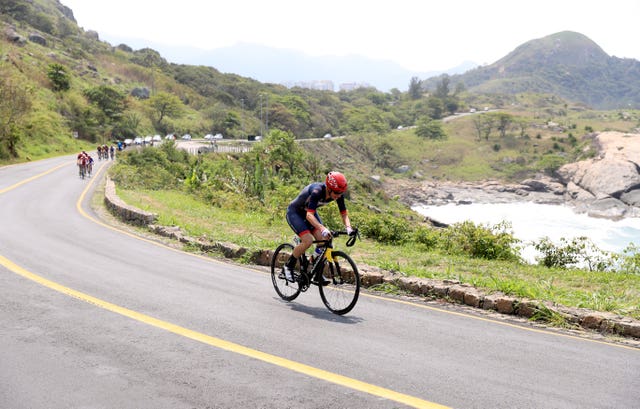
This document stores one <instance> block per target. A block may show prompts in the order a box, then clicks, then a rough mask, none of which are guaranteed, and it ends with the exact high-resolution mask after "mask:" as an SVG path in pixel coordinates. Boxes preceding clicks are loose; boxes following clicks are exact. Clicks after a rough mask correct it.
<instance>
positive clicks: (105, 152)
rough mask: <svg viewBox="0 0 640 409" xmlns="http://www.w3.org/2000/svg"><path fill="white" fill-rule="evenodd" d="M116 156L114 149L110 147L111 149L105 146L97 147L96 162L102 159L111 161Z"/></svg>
mask: <svg viewBox="0 0 640 409" xmlns="http://www.w3.org/2000/svg"><path fill="white" fill-rule="evenodd" d="M115 154H116V147H115V146H113V145H111V147H109V146H107V145H102V146H98V160H102V159H105V160H107V159H109V157H111V160H113V158H114V157H115Z"/></svg>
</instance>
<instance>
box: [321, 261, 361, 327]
mask: <svg viewBox="0 0 640 409" xmlns="http://www.w3.org/2000/svg"><path fill="white" fill-rule="evenodd" d="M331 254H332V258H333V262H329V261H326V262H325V271H324V274H325V277H326V278H328V279H329V284H327V285H324V286H323V285H320V286H318V288H319V289H320V298H322V302H323V303H324V305H325V306H326V307H327V308H328V309H329V311H331V312H332V313H334V314H338V315H344V314H346V313H348V312H349V311H351V310H352V309H353V307H355V306H356V303H357V302H358V296H359V295H360V273H359V272H358V267H357V266H356V263H355V262H354V261H353V260H352V259H351V257H349V255H348V254H346V253H343V252H342V251H333V252H332V253H331Z"/></svg>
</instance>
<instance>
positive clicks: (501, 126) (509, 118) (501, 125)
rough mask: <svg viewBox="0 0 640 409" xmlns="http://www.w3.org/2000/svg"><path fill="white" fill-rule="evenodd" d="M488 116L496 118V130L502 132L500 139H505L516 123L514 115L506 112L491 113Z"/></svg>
mask: <svg viewBox="0 0 640 409" xmlns="http://www.w3.org/2000/svg"><path fill="white" fill-rule="evenodd" d="M486 115H487V116H490V117H493V118H494V120H495V123H496V128H497V129H498V132H500V137H501V138H504V137H505V136H506V135H507V131H508V130H509V128H510V127H511V124H512V123H513V122H514V117H513V115H511V114H507V113H505V112H491V113H488V114H486Z"/></svg>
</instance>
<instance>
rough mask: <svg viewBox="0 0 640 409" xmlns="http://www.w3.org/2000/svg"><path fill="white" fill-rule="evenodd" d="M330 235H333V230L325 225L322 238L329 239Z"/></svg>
mask: <svg viewBox="0 0 640 409" xmlns="http://www.w3.org/2000/svg"><path fill="white" fill-rule="evenodd" d="M329 237H331V232H330V231H329V229H327V228H326V227H325V228H324V229H322V238H323V239H328V238H329Z"/></svg>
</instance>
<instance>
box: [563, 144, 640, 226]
mask: <svg viewBox="0 0 640 409" xmlns="http://www.w3.org/2000/svg"><path fill="white" fill-rule="evenodd" d="M593 143H594V144H595V146H596V148H597V150H598V153H599V154H598V156H597V157H595V158H592V159H588V160H584V161H580V162H575V163H570V164H567V165H564V166H562V167H561V168H560V169H559V170H558V172H557V174H558V177H559V179H560V182H561V183H562V184H564V185H565V186H566V187H567V189H566V193H565V196H566V199H567V201H569V202H572V204H573V205H574V206H575V207H576V210H578V211H581V212H586V213H587V214H589V216H593V217H606V218H621V217H627V216H630V217H640V208H639V207H638V204H639V202H640V134H625V133H621V132H603V133H601V134H598V135H595V136H594V141H593Z"/></svg>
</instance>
